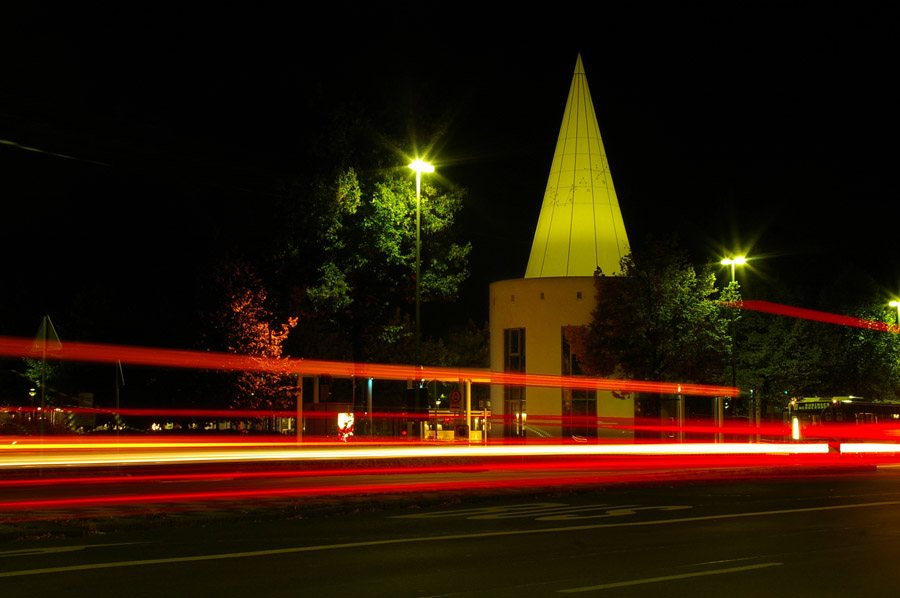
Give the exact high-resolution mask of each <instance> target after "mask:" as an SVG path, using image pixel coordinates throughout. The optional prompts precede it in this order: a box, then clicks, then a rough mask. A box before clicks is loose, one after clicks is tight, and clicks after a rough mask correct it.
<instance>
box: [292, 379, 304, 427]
mask: <svg viewBox="0 0 900 598" xmlns="http://www.w3.org/2000/svg"><path fill="white" fill-rule="evenodd" d="M294 428H295V432H296V433H297V442H298V443H299V442H303V374H297V423H295V424H294Z"/></svg>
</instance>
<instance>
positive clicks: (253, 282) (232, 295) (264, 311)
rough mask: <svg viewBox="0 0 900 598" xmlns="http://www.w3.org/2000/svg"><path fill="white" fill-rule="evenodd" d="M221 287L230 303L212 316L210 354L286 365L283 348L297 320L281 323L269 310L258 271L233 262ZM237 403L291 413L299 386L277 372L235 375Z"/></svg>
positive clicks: (233, 389) (223, 270) (224, 269)
mask: <svg viewBox="0 0 900 598" xmlns="http://www.w3.org/2000/svg"><path fill="white" fill-rule="evenodd" d="M217 282H218V286H219V288H220V289H221V292H222V294H223V295H224V296H225V297H226V298H227V299H226V301H225V304H224V305H223V306H222V307H221V308H220V309H218V310H215V311H213V312H211V313H209V314H207V320H208V322H209V326H208V331H207V334H206V344H207V346H208V348H213V349H217V350H224V351H228V352H231V353H236V354H239V355H249V356H252V357H258V358H262V359H265V360H267V361H268V360H272V359H276V360H277V359H280V358H281V357H282V345H283V344H284V341H285V340H286V339H287V337H288V334H289V333H290V331H291V329H292V328H294V327H295V326H296V325H297V318H288V319H287V321H285V322H281V323H276V321H275V318H274V316H273V314H272V312H271V311H270V310H269V309H268V307H267V305H266V296H267V293H266V290H265V287H264V286H263V284H262V281H261V280H260V278H259V277H258V276H257V275H256V273H255V272H254V270H253V268H252V267H251V266H249V265H247V264H245V263H242V262H239V261H237V262H235V261H231V262H227V263H226V264H224V265H223V266H222V267H221V269H220V270H219V276H218V277H217ZM228 376H229V380H230V382H231V393H232V400H231V403H232V405H233V406H235V407H242V408H252V409H289V408H292V407H293V406H294V401H295V393H294V386H295V384H294V381H293V380H292V379H291V378H290V377H288V376H286V375H284V374H280V373H277V372H255V371H254V372H237V373H233V374H229V375H228Z"/></svg>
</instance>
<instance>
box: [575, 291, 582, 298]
mask: <svg viewBox="0 0 900 598" xmlns="http://www.w3.org/2000/svg"><path fill="white" fill-rule="evenodd" d="M576 298H577V299H581V291H578V293H577V294H576Z"/></svg>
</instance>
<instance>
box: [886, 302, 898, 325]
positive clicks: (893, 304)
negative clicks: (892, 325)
mask: <svg viewBox="0 0 900 598" xmlns="http://www.w3.org/2000/svg"><path fill="white" fill-rule="evenodd" d="M888 305H890V306H891V307H896V308H897V326H900V301H891V302H890V303H888Z"/></svg>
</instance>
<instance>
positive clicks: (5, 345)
mask: <svg viewBox="0 0 900 598" xmlns="http://www.w3.org/2000/svg"><path fill="white" fill-rule="evenodd" d="M47 355H48V357H49V358H51V359H53V360H69V361H82V362H95V363H117V362H121V363H123V364H131V365H144V366H157V367H175V368H191V369H200V370H220V371H244V372H272V373H282V374H288V375H290V374H298V375H304V376H320V375H329V376H332V377H337V378H341V377H343V378H374V379H378V380H419V379H425V380H438V381H443V382H456V381H459V380H470V381H472V382H473V383H478V384H503V385H514V386H537V387H549V388H570V389H587V390H612V391H619V392H653V393H661V394H682V395H696V396H737V394H738V389H737V388H734V387H730V386H712V385H706V384H687V383H678V382H648V381H641V380H616V379H611V378H592V377H584V376H555V375H545V374H526V373H518V372H495V371H489V370H483V369H477V368H449V367H437V366H421V367H416V366H411V365H389V364H374V363H349V362H341V361H319V360H309V359H267V358H262V357H252V356H248V355H233V354H227V353H211V352H203V351H182V350H175V349H153V348H144V347H128V346H121V345H103V344H96V343H78V342H72V341H67V342H65V343H63V344H62V347H60V348H57V349H54V350H53V351H47ZM0 356H2V357H30V358H32V359H39V358H41V356H42V348H41V343H40V342H36V341H35V340H34V339H24V338H13V337H0Z"/></svg>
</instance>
